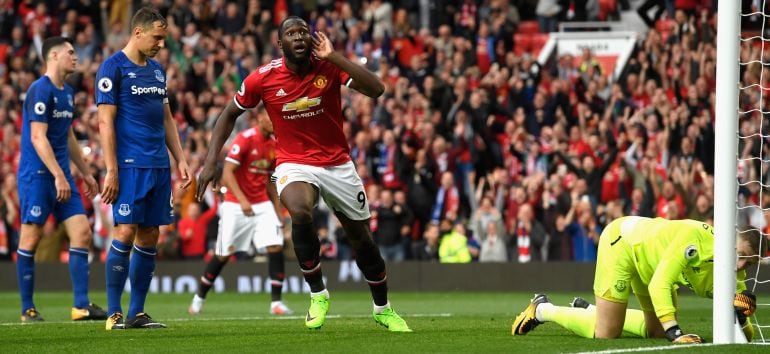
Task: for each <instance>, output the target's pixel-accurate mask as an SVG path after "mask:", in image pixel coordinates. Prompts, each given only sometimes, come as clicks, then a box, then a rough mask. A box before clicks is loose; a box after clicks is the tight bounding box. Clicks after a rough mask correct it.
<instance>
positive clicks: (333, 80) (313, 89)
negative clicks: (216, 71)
mask: <svg viewBox="0 0 770 354" xmlns="http://www.w3.org/2000/svg"><path fill="white" fill-rule="evenodd" d="M310 63H311V66H312V70H311V71H310V72H309V73H308V74H307V75H305V76H304V77H301V76H299V75H298V74H296V73H294V72H292V71H290V70H289V69H287V68H286V66H285V65H283V58H281V59H276V60H273V61H272V62H270V63H269V64H267V65H264V66H261V67H260V68H258V69H257V70H256V71H254V72H252V73H251V74H250V75H249V76H248V77H246V80H244V81H243V83H242V84H241V88H240V90H238V92H237V93H236V94H235V97H233V100H234V101H235V104H236V105H237V106H238V107H239V108H241V109H250V108H254V107H256V106H257V104H258V103H259V101H260V100H262V101H263V102H264V105H265V109H266V110H267V114H268V116H270V120H272V122H273V127H274V129H275V139H276V141H277V142H279V144H277V145H276V155H277V162H276V165H280V164H282V163H284V162H293V163H299V164H303V165H311V166H319V167H328V166H338V165H341V164H344V163H345V162H348V161H350V148H349V147H348V143H347V140H346V139H345V134H344V133H343V132H342V119H343V118H342V108H341V97H340V86H341V85H347V84H349V82H348V81H349V80H350V76H349V75H348V74H347V73H346V72H344V71H342V70H340V69H339V68H338V67H337V66H336V65H334V64H332V63H329V62H326V61H324V60H319V59H317V58H315V57H313V56H311V58H310Z"/></svg>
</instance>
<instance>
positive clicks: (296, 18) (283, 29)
mask: <svg viewBox="0 0 770 354" xmlns="http://www.w3.org/2000/svg"><path fill="white" fill-rule="evenodd" d="M294 21H300V22H302V23H304V24H305V25H307V21H305V20H304V19H302V17H299V16H289V17H287V18H285V19H283V21H281V25H280V26H278V36H279V37H282V36H283V32H286V28H288V27H289V26H291V25H292V24H293V23H291V22H294Z"/></svg>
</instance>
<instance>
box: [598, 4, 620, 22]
mask: <svg viewBox="0 0 770 354" xmlns="http://www.w3.org/2000/svg"><path fill="white" fill-rule="evenodd" d="M617 13H618V1H617V0H599V20H600V21H606V20H607V18H608V17H610V15H616V14H617Z"/></svg>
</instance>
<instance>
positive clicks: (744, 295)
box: [733, 290, 757, 325]
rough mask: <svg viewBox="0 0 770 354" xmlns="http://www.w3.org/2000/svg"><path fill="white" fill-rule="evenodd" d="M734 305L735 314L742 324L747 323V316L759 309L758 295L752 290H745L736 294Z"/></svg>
mask: <svg viewBox="0 0 770 354" xmlns="http://www.w3.org/2000/svg"><path fill="white" fill-rule="evenodd" d="M733 307H735V315H736V316H738V322H740V324H742V325H743V324H746V317H748V316H751V315H753V314H754V311H756V310H757V297H756V296H754V294H752V293H751V291H748V290H744V291H742V292H740V293H738V294H735V299H734V300H733Z"/></svg>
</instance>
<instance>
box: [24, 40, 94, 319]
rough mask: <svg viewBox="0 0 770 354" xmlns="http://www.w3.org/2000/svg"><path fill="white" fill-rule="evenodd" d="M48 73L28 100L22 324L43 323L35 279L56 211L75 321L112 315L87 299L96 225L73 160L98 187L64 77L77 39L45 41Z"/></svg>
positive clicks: (71, 67)
mask: <svg viewBox="0 0 770 354" xmlns="http://www.w3.org/2000/svg"><path fill="white" fill-rule="evenodd" d="M42 54H43V60H44V64H45V68H46V70H45V75H43V76H42V77H41V78H40V79H38V80H37V81H35V82H34V83H32V85H30V87H29V90H28V91H27V97H26V99H25V101H24V110H23V126H22V134H21V161H20V162H19V181H23V182H24V183H19V197H20V199H21V200H20V202H21V222H22V225H21V237H20V240H19V248H18V250H17V254H18V262H17V265H16V267H17V268H16V269H17V275H18V280H19V290H20V292H21V320H22V322H33V321H42V320H43V317H42V316H41V315H40V313H39V312H38V311H37V309H36V308H35V304H34V303H33V301H32V292H33V287H34V283H35V263H34V256H35V249H36V248H37V244H38V242H40V238H41V236H42V234H43V224H45V222H46V220H47V219H48V216H49V215H50V214H51V213H53V214H54V217H55V218H56V221H57V222H61V223H64V227H65V228H66V230H67V235H69V238H70V249H69V270H70V275H71V277H72V288H73V292H74V297H75V301H74V306H73V307H72V312H71V315H72V319H73V320H92V319H105V318H107V315H106V313H105V312H104V310H102V309H101V308H99V307H98V306H96V305H94V304H92V303H90V302H89V301H88V247H89V246H90V245H91V229H90V227H89V224H88V219H86V215H85V209H84V208H83V201H82V200H81V196H80V192H79V191H78V189H77V188H76V187H75V181H74V179H73V178H72V173H71V172H70V159H71V160H72V162H74V163H75V166H77V168H78V170H80V172H81V174H82V175H83V179H84V181H85V187H86V190H85V193H86V195H87V196H88V197H89V198H93V196H94V195H95V194H96V192H97V190H98V186H97V184H96V180H94V178H93V176H91V175H90V174H89V173H90V172H89V171H88V166H86V164H85V162H84V161H83V155H82V152H81V150H80V146H79V145H78V143H77V141H76V140H75V134H74V133H73V132H72V118H73V114H72V111H73V106H72V103H73V102H72V98H73V95H74V91H73V89H72V87H70V86H69V85H67V84H66V83H64V79H65V77H66V76H67V75H68V74H70V73H73V72H74V71H75V65H76V64H77V56H76V55H75V49H74V48H73V47H72V40H70V39H67V38H63V37H52V38H48V39H46V40H45V41H43V53H42Z"/></svg>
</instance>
